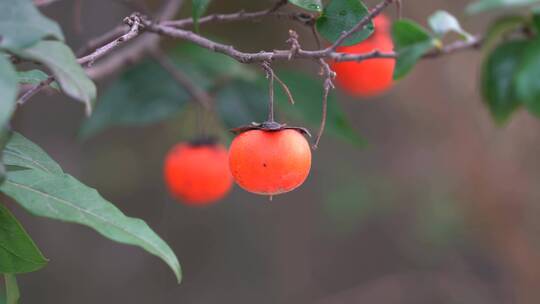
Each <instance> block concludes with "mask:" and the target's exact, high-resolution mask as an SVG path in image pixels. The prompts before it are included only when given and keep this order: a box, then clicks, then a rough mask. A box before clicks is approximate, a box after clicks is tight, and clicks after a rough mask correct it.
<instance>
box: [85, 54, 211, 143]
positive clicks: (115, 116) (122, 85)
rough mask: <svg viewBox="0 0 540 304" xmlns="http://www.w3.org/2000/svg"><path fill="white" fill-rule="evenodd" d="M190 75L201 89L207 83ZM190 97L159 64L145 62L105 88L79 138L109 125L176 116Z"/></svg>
mask: <svg viewBox="0 0 540 304" xmlns="http://www.w3.org/2000/svg"><path fill="white" fill-rule="evenodd" d="M184 71H185V70H184ZM193 74H194V73H191V74H190V75H189V76H190V78H191V79H192V80H193V81H194V82H195V83H197V84H203V86H204V85H205V83H207V80H206V79H204V78H202V77H201V76H198V77H193V78H192V77H191V76H192V75H193ZM149 75H151V77H149ZM194 76H196V75H194ZM190 98H191V97H190V96H189V94H188V93H187V92H186V91H185V89H184V88H183V87H182V86H181V85H180V84H178V83H177V82H176V81H175V80H174V79H173V77H172V76H171V75H170V74H169V73H168V72H167V71H165V70H164V69H163V68H162V67H161V66H160V65H158V64H157V63H156V62H154V61H145V62H143V63H141V64H138V65H136V66H134V67H131V68H129V69H128V70H126V71H125V72H123V73H122V74H121V75H120V77H119V78H118V79H117V80H116V81H115V82H114V83H113V84H112V85H111V86H110V87H109V88H107V90H106V91H105V93H103V96H102V97H101V99H100V101H99V103H98V104H97V106H96V109H95V111H94V114H93V115H92V116H91V117H90V118H89V119H88V120H87V121H86V122H85V123H84V124H83V126H82V129H81V132H80V135H81V136H82V137H83V138H87V137H89V136H92V135H95V134H96V133H98V132H100V131H102V130H103V129H105V128H107V127H110V126H137V125H147V124H151V123H155V122H158V121H161V120H163V119H166V118H169V117H171V116H173V115H176V113H178V112H179V111H180V110H182V109H183V108H184V106H185V105H186V103H187V102H188V101H189V100H190Z"/></svg>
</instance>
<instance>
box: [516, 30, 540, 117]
mask: <svg viewBox="0 0 540 304" xmlns="http://www.w3.org/2000/svg"><path fill="white" fill-rule="evenodd" d="M522 47H523V48H524V49H523V50H522V51H521V54H520V55H521V56H519V60H520V61H519V66H518V67H517V71H516V74H515V79H514V85H515V90H516V96H517V98H518V99H519V100H520V101H521V102H522V103H523V104H524V105H525V107H526V108H527V110H529V112H531V113H533V114H534V115H536V116H539V117H540V83H539V82H538V79H539V78H540V39H536V40H533V41H530V42H528V43H526V44H522Z"/></svg>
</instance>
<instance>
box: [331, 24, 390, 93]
mask: <svg viewBox="0 0 540 304" xmlns="http://www.w3.org/2000/svg"><path fill="white" fill-rule="evenodd" d="M374 22H375V32H374V33H373V35H371V37H369V38H368V39H366V40H364V41H362V42H360V43H358V44H356V45H352V46H342V47H338V48H337V51H338V52H340V53H348V54H364V53H369V52H372V51H374V50H379V51H381V52H392V51H393V50H394V43H393V41H392V38H391V36H390V33H389V30H390V21H389V20H388V18H387V17H385V16H383V15H379V16H377V17H375V19H374ZM395 64H396V62H395V59H388V58H377V59H368V60H364V61H361V62H354V61H348V62H333V63H332V69H333V70H334V71H335V72H336V74H337V75H336V83H337V85H338V86H339V87H340V88H342V89H343V90H344V91H345V92H347V93H349V94H350V95H352V96H357V97H373V96H377V95H380V94H381V93H383V92H385V91H387V90H388V89H389V88H390V87H391V86H392V83H393V74H394V67H395Z"/></svg>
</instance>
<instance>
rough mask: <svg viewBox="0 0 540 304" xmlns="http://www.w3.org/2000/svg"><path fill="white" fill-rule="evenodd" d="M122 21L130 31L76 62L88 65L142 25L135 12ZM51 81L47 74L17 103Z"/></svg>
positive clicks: (124, 40)
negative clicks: (46, 76) (45, 77)
mask: <svg viewBox="0 0 540 304" xmlns="http://www.w3.org/2000/svg"><path fill="white" fill-rule="evenodd" d="M124 21H125V22H126V23H127V24H128V25H129V26H130V27H131V29H130V31H129V32H128V33H127V34H125V35H122V36H120V37H118V38H117V39H115V40H113V41H111V42H110V43H108V44H106V45H104V46H103V47H101V48H99V49H97V50H96V51H94V52H93V53H92V54H90V55H87V56H84V57H82V58H79V59H77V62H78V63H80V64H81V65H84V64H88V65H90V64H91V63H92V62H93V61H95V60H97V59H99V58H101V57H102V56H104V55H105V54H107V53H108V52H110V51H112V50H113V49H114V48H116V47H118V46H119V45H120V44H122V43H124V42H126V41H129V40H131V39H133V38H135V37H136V36H137V35H139V32H140V27H141V26H142V24H141V21H140V17H139V16H138V15H137V14H133V15H131V16H130V17H128V18H126V19H125V20H124ZM53 81H54V76H49V77H48V78H47V79H45V80H43V81H41V82H40V83H38V84H37V85H35V86H33V87H32V88H30V89H29V90H28V91H26V92H24V93H23V94H22V95H21V97H20V98H19V100H18V103H19V104H24V103H25V102H26V101H28V100H29V99H30V98H32V97H33V96H34V95H35V94H37V93H38V92H39V91H41V90H42V89H44V88H46V87H47V86H49V85H50V84H51V83H52V82H53Z"/></svg>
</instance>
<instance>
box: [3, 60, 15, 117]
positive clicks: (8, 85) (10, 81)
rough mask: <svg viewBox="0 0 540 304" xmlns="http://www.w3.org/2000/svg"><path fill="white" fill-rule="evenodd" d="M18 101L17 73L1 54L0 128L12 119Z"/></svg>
mask: <svg viewBox="0 0 540 304" xmlns="http://www.w3.org/2000/svg"><path fill="white" fill-rule="evenodd" d="M16 99H17V73H16V72H15V69H14V68H13V65H11V62H9V60H8V59H7V58H6V56H5V54H4V53H2V52H0V128H2V127H3V126H5V125H6V124H7V123H8V121H9V119H10V118H11V115H12V114H13V111H14V110H15V102H16Z"/></svg>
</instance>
